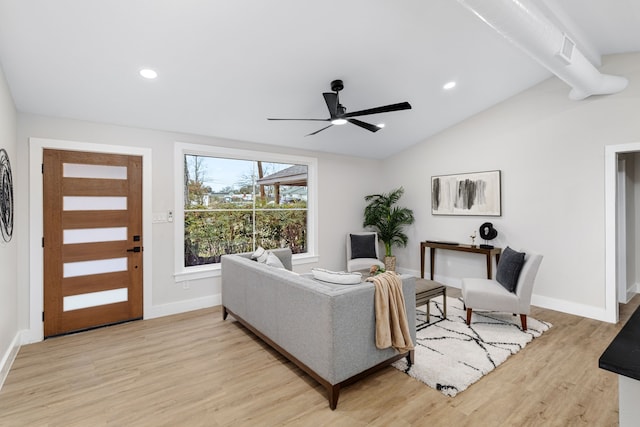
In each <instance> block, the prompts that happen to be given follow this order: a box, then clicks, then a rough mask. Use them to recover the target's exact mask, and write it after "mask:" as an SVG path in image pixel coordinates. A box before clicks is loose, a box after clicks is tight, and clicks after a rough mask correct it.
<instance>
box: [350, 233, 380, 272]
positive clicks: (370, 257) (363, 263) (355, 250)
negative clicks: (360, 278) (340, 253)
mask: <svg viewBox="0 0 640 427" xmlns="http://www.w3.org/2000/svg"><path fill="white" fill-rule="evenodd" d="M372 265H377V266H379V267H380V268H384V262H382V261H380V255H379V252H378V233H376V232H375V231H359V232H356V233H349V234H347V271H349V272H351V271H358V270H368V269H370V268H371V266H372Z"/></svg>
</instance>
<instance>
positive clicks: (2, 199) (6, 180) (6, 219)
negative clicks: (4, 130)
mask: <svg viewBox="0 0 640 427" xmlns="http://www.w3.org/2000/svg"><path fill="white" fill-rule="evenodd" d="M0 231H1V233H2V238H3V239H4V241H5V242H8V241H9V240H11V236H13V175H12V174H11V162H9V155H8V154H7V152H6V151H5V149H4V148H0Z"/></svg>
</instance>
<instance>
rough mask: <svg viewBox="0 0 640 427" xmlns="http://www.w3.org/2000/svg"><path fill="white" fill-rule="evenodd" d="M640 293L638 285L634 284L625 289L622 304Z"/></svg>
mask: <svg viewBox="0 0 640 427" xmlns="http://www.w3.org/2000/svg"><path fill="white" fill-rule="evenodd" d="M638 293H640V283H634V284H633V285H631V286H630V287H629V288H627V293H626V295H625V298H626V299H625V300H624V303H625V304H626V303H628V302H629V301H631V298H633V297H635V296H636V294H638Z"/></svg>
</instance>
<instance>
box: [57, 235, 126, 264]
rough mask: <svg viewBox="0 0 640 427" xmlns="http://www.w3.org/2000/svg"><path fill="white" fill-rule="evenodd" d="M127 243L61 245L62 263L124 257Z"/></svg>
mask: <svg viewBox="0 0 640 427" xmlns="http://www.w3.org/2000/svg"><path fill="white" fill-rule="evenodd" d="M128 247H129V243H127V242H123V241H119V240H118V241H115V242H99V243H76V244H72V245H63V248H62V262H80V261H91V260H98V259H112V258H122V257H124V256H126V252H127V249H128Z"/></svg>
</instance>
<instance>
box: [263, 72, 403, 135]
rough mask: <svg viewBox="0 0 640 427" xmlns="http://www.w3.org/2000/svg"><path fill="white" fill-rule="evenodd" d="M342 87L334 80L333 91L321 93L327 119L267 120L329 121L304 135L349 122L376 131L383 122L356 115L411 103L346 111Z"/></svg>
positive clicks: (338, 81) (381, 111) (393, 109)
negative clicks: (343, 103) (363, 118)
mask: <svg viewBox="0 0 640 427" xmlns="http://www.w3.org/2000/svg"><path fill="white" fill-rule="evenodd" d="M342 89H344V83H343V82H342V80H334V81H332V82H331V90H332V91H333V92H325V93H323V94H322V96H323V97H324V102H325V103H326V104H327V109H328V110H329V118H327V119H278V118H268V119H267V120H302V121H314V122H330V124H329V126H325V127H323V128H321V129H319V130H317V131H315V132H312V133H310V134H308V135H306V136H311V135H316V134H317V133H320V132H322V131H323V130H325V129H328V128H330V127H331V126H333V125H338V126H340V125H343V124H345V123H347V122H348V123H351V124H354V125H356V126H359V127H361V128H363V129H366V130H368V131H369V132H377V131H379V130H380V129H382V128H383V127H384V124H377V125H372V124H371V123H367V122H363V121H361V120H358V119H356V118H355V117H358V116H367V115H370V114H379V113H389V112H392V111H400V110H410V109H411V104H409V103H408V102H400V103H398V104H390V105H384V106H381V107H374V108H369V109H366V110H359V111H354V112H352V113H347V109H346V108H345V107H344V105H342V104H341V103H340V97H339V94H338V92H340V91H341V90H342Z"/></svg>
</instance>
